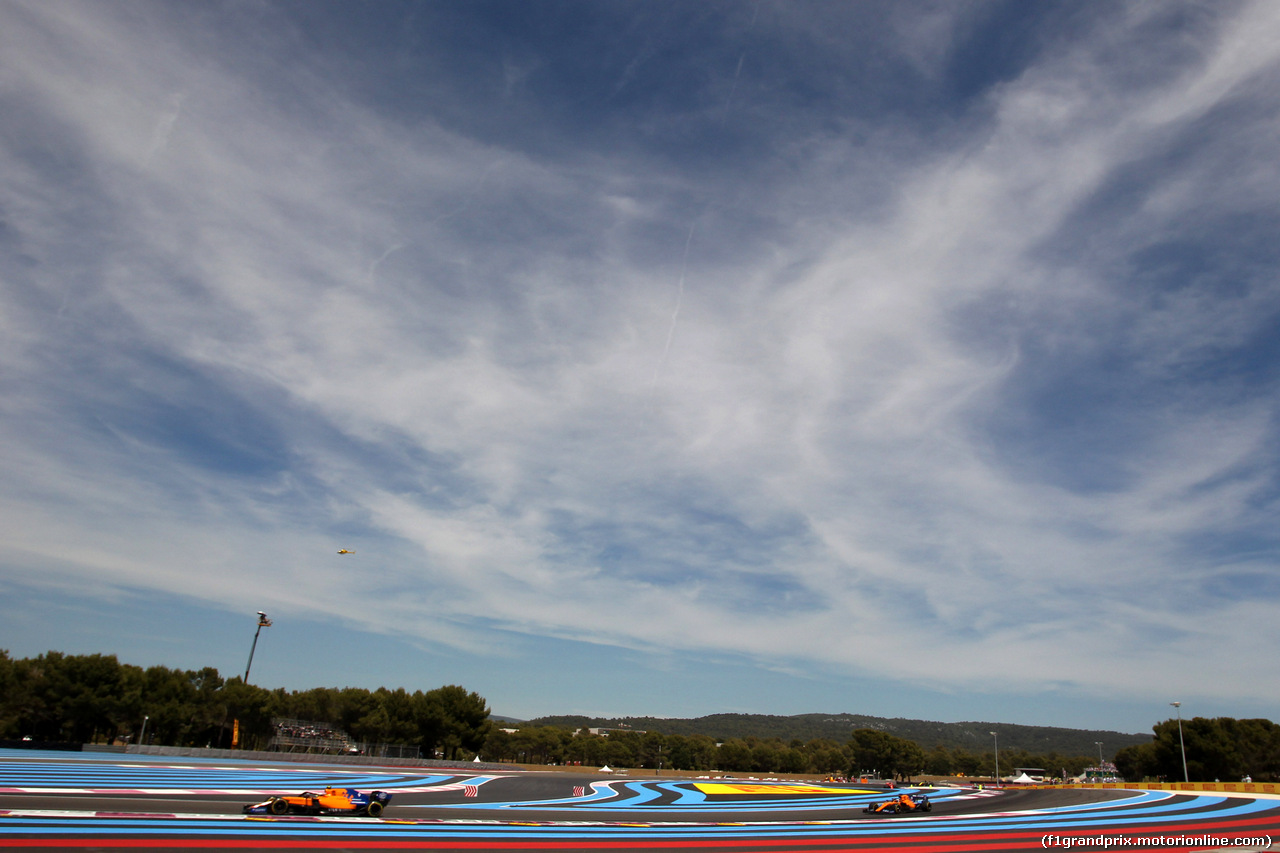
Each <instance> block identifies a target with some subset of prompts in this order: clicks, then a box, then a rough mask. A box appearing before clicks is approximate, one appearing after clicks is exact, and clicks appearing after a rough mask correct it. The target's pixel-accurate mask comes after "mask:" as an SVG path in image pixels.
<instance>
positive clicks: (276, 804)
mask: <svg viewBox="0 0 1280 853" xmlns="http://www.w3.org/2000/svg"><path fill="white" fill-rule="evenodd" d="M267 810H268V811H269V812H271V813H272V814H285V813H286V812H288V811H289V801H288V800H284V799H281V798H280V797H276V798H274V799H273V800H272V801H271V805H270V806H268V807H267Z"/></svg>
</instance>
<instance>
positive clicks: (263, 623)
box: [244, 610, 271, 684]
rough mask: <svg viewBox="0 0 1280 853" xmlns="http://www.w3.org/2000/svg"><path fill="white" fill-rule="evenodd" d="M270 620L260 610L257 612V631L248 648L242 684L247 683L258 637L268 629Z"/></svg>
mask: <svg viewBox="0 0 1280 853" xmlns="http://www.w3.org/2000/svg"><path fill="white" fill-rule="evenodd" d="M270 627H271V620H270V619H268V618H267V614H265V613H263V612H262V611H261V610H259V611H258V630H256V631H254V632H253V645H252V646H250V647H249V663H247V664H245V668H244V683H245V684H248V683H249V670H250V669H251V668H252V667H253V653H254V651H256V650H257V648H258V635H259V634H261V633H262V629H263V628H270Z"/></svg>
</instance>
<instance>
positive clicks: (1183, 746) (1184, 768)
mask: <svg viewBox="0 0 1280 853" xmlns="http://www.w3.org/2000/svg"><path fill="white" fill-rule="evenodd" d="M1169 704H1170V705H1172V706H1173V707H1174V708H1175V709H1177V711H1178V746H1179V747H1181V749H1182V781H1183V782H1190V781H1191V777H1190V776H1189V775H1187V744H1186V742H1185V741H1183V740H1182V703H1181V702H1170V703H1169Z"/></svg>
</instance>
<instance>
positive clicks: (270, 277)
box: [0, 0, 1280, 732]
mask: <svg viewBox="0 0 1280 853" xmlns="http://www.w3.org/2000/svg"><path fill="white" fill-rule="evenodd" d="M1278 106H1280V6H1277V5H1276V4H1274V3H1267V2H1261V3H1239V2H1215V3H1168V2H1160V3H1141V2H1137V3H1135V2H1099V3H1089V4H1076V3H1035V4H1030V3H1020V2H1011V3H1001V2H985V3H959V2H958V3H918V2H917V3H911V2H886V3H874V2H859V3H840V2H769V1H768V0H760V2H755V3H748V2H743V3H717V2H706V3H684V2H643V3H641V2H615V3H595V2H585V0H584V2H539V3H531V2H468V3H451V2H426V3H408V2H405V3H394V2H379V3H364V4H360V3H351V2H343V3H335V2H306V3H300V2H287V3H272V2H253V3H240V2H235V3H232V2H227V3H218V2H207V3H196V4H192V3H177V2H170V3H149V2H122V3H94V2H87V3H77V2H61V0H54V2H50V0H40V2H24V0H13V2H7V3H4V4H2V5H0V309H2V310H0V441H2V442H3V447H4V453H3V455H2V457H0V459H2V461H0V466H3V467H2V468H0V648H7V649H8V650H9V652H10V653H11V654H12V655H14V656H18V657H27V656H33V655H36V654H40V653H42V652H44V651H47V650H50V649H56V650H60V651H65V652H68V653H91V652H102V653H113V654H117V655H118V656H119V657H120V658H121V660H123V661H126V662H130V663H136V664H139V665H151V664H164V665H167V666H172V667H181V668H198V667H203V666H216V667H217V668H218V669H219V670H220V671H221V672H222V673H224V674H226V675H233V674H237V673H242V672H243V668H244V666H245V663H246V658H247V655H248V651H249V644H250V642H251V640H252V634H253V629H254V619H255V617H254V612H255V611H257V610H264V611H266V612H268V613H269V614H270V615H271V616H272V618H273V619H274V620H275V624H274V626H273V627H272V628H270V629H267V630H265V631H264V632H263V637H262V639H261V641H260V643H259V645H258V651H257V657H256V658H255V661H254V667H253V673H252V676H253V678H252V680H253V681H254V682H255V683H259V684H262V685H264V686H268V687H280V686H282V687H286V688H289V689H307V688H310V687H317V686H338V687H341V686H362V687H368V688H376V687H378V686H389V687H397V686H403V687H406V688H408V689H410V690H414V689H431V688H434V687H437V686H440V685H441V684H462V685H464V686H465V687H467V688H468V689H470V690H475V691H477V692H479V693H480V694H481V695H483V696H485V697H486V698H487V699H488V700H489V702H490V705H491V707H492V709H493V711H494V712H495V713H498V714H504V715H508V716H516V717H533V716H538V715H545V714H560V713H582V714H591V715H624V714H630V715H654V716H698V715H702V714H710V713H720V712H744V713H765V714H796V713H808V712H826V711H829V712H833V713H834V712H846V711H847V712H853V713H864V714H873V715H879V716H891V717H892V716H901V717H913V718H923V719H936V720H943V721H958V720H990V721H1003V722H1016V723H1026V724H1038V725H1060V726H1080V727H1090V728H1099V729H1113V730H1119V731H1127V732H1137V731H1147V730H1149V729H1150V727H1151V725H1152V724H1153V723H1155V722H1157V721H1159V720H1163V719H1166V718H1168V717H1169V716H1171V713H1170V712H1171V711H1172V709H1171V708H1169V706H1168V703H1169V702H1171V701H1174V700H1178V701H1182V702H1183V703H1184V704H1183V706H1182V710H1183V711H1184V712H1185V713H1186V714H1187V715H1189V716H1196V715H1200V716H1219V715H1226V716H1236V717H1258V716H1261V717H1270V718H1273V719H1274V718H1275V708H1276V703H1277V700H1280V657H1278V656H1277V655H1276V654H1275V650H1276V649H1277V647H1278V646H1280V644H1278V642H1277V641H1278V640H1280V624H1278V620H1277V619H1276V614H1277V612H1280V611H1278V607H1277V606H1278V605H1280V577H1278V575H1277V565H1276V563H1277V554H1278V553H1280V548H1278V545H1280V542H1278V537H1280V530H1278V528H1277V525H1276V518H1277V509H1278V508H1280V507H1278V497H1280V494H1278V491H1277V473H1278V468H1277V448H1278V447H1280V441H1278V440H1277V439H1278V438H1280V435H1278V434H1277V433H1278V432H1280V430H1278V429H1277V426H1278V425H1277V400H1278V399H1280V398H1278V397H1277V386H1278V383H1280V357H1278V356H1280V352H1278V351H1277V350H1278V346H1280V334H1278V332H1280V328H1278V327H1280V285H1278V283H1277V281H1278V279H1277V273H1278V272H1280V241H1278V240H1277V239H1276V237H1275V235H1276V233H1277V225H1278V224H1280V222H1278V220H1280V209H1278V208H1277V205H1276V199H1277V198H1280V170H1278V167H1277V164H1280V137H1278V136H1277V134H1276V127H1277V126H1280V125H1278V123H1277V118H1278V116H1277V112H1278V111H1277V107H1278ZM342 548H345V549H350V550H352V551H354V552H355V553H354V554H349V555H345V556H340V555H338V554H337V553H336V552H337V551H338V549H342Z"/></svg>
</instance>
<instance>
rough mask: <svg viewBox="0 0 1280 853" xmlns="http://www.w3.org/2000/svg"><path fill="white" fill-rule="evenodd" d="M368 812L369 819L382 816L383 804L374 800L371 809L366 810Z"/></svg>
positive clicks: (370, 805) (370, 804)
mask: <svg viewBox="0 0 1280 853" xmlns="http://www.w3.org/2000/svg"><path fill="white" fill-rule="evenodd" d="M366 811H367V812H368V815H369V817H377V816H378V815H380V814H382V803H380V802H378V801H377V800H374V801H373V802H372V803H369V808H368V809H366Z"/></svg>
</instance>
